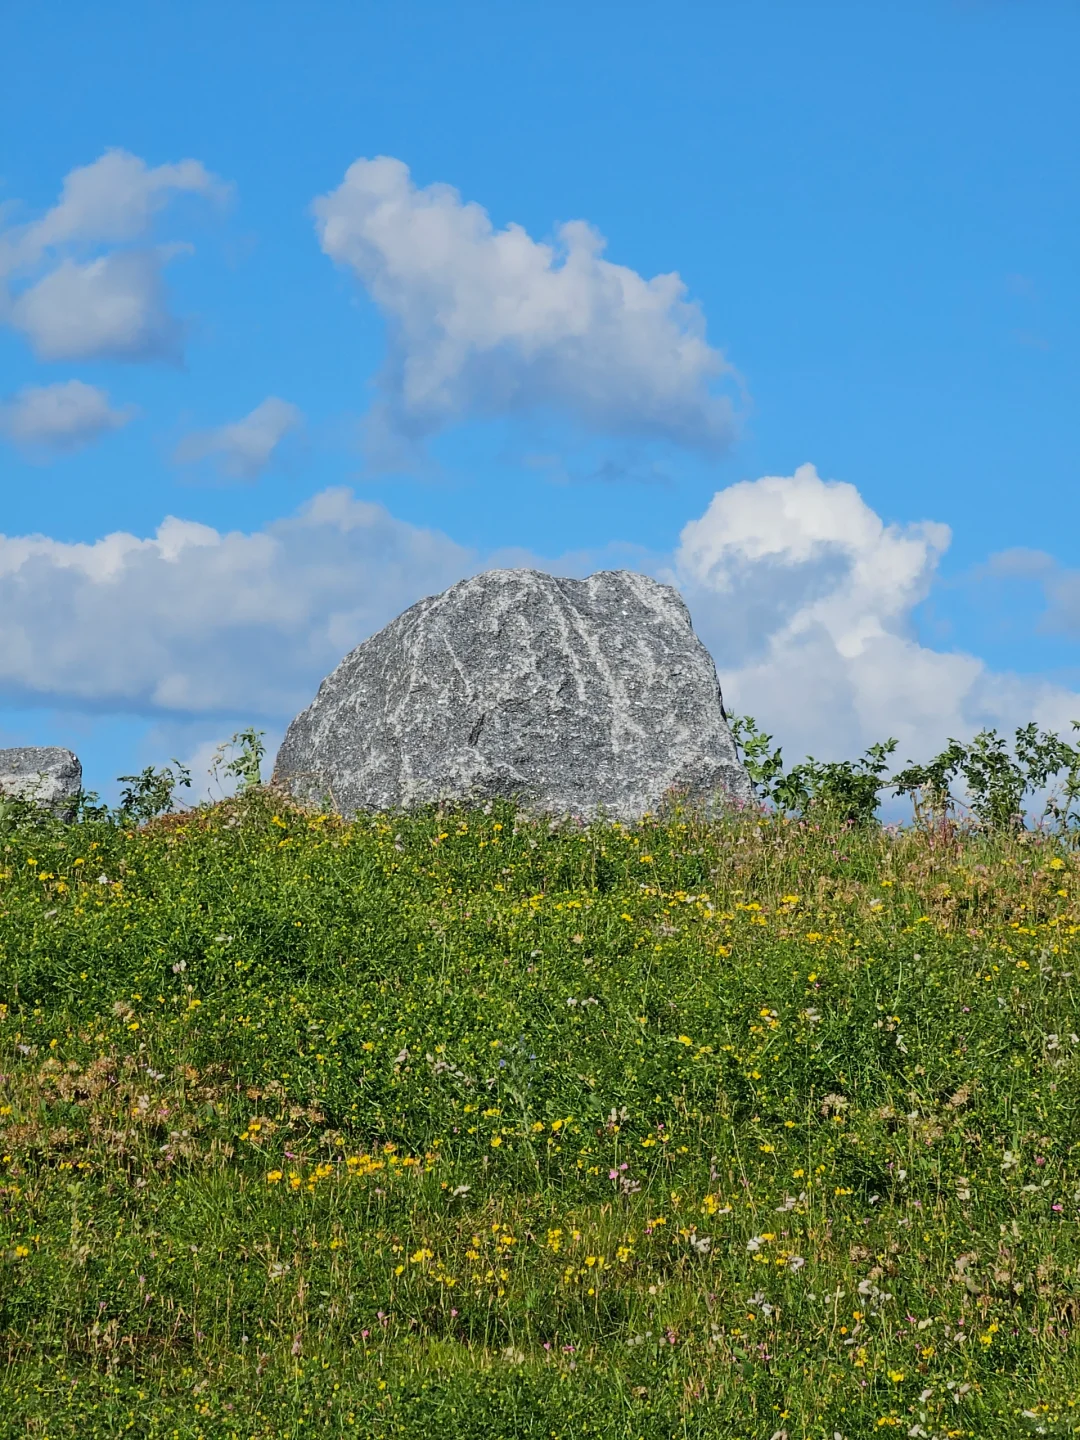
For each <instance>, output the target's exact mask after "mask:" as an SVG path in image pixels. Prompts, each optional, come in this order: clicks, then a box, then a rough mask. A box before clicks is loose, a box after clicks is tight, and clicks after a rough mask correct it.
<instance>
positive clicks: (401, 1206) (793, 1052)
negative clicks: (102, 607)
mask: <svg viewBox="0 0 1080 1440" xmlns="http://www.w3.org/2000/svg"><path fill="white" fill-rule="evenodd" d="M1078 935H1080V857H1078V856H1077V853H1076V851H1075V850H1074V848H1073V845H1072V842H1071V840H1070V838H1069V837H1068V836H1065V837H1061V836H1056V835H1053V834H1050V833H1041V832H1038V831H1033V830H1018V831H1017V830H1014V831H1006V832H997V833H989V832H985V831H980V830H978V829H976V828H974V827H968V828H965V827H963V826H958V825H955V824H951V823H947V822H941V823H937V822H935V823H934V824H927V825H921V826H913V827H909V828H906V829H896V830H892V829H888V828H882V827H881V826H878V825H855V826H853V825H850V824H841V823H839V822H836V823H830V822H828V821H827V820H820V821H814V820H811V819H805V818H804V819H797V818H791V817H785V816H782V815H777V814H765V813H757V812H751V813H744V814H741V815H732V816H730V817H728V818H726V819H723V820H719V821H714V822H708V823H707V822H705V821H704V820H701V819H699V818H696V817H695V816H694V815H692V814H690V813H682V812H680V811H679V810H678V808H676V809H675V810H674V811H673V812H672V813H671V814H669V815H667V816H666V817H665V818H663V819H662V820H661V819H647V820H646V821H645V822H643V823H642V824H641V825H640V826H638V827H634V828H632V829H630V828H625V827H621V826H619V825H613V824H596V825H592V826H589V827H585V828H575V827H571V826H554V825H551V824H548V823H545V822H541V821H536V820H530V819H528V818H527V817H525V816H524V815H522V814H520V813H516V812H515V811H514V809H513V808H511V807H509V806H503V807H500V806H496V807H494V808H491V807H488V808H487V809H486V810H484V811H479V810H477V811H469V812H460V813H458V812H438V811H431V812H428V813H424V814H418V815H414V816H411V817H408V818H402V817H394V816H389V817H388V816H366V817H361V818H358V819H357V820H355V821H353V822H351V823H346V822H343V821H341V820H338V819H335V818H333V817H331V816H328V815H322V814H314V813H311V812H305V811H301V810H297V809H293V808H290V807H289V806H287V805H286V804H285V802H283V800H282V799H281V798H280V797H275V796H274V794H273V793H272V792H270V791H267V790H263V789H259V788H252V789H250V790H249V791H248V792H247V793H246V794H245V795H243V796H242V797H240V798H238V799H235V800H232V801H228V802H225V803H222V804H218V805H215V806H207V807H203V808H200V809H195V810H193V811H190V812H187V813H185V814H179V815H166V816H163V817H161V818H160V819H156V820H151V821H149V822H147V823H142V824H136V823H134V822H130V823H129V822H128V821H125V820H124V819H123V818H117V817H116V816H112V817H105V816H99V817H98V818H94V817H93V815H90V816H89V817H84V818H83V819H81V820H80V821H79V822H78V823H75V824H67V825H65V824H61V823H58V822H57V823H53V822H47V821H37V822H32V821H28V820H27V819H26V818H25V817H22V818H21V819H20V818H18V817H16V818H15V819H11V818H4V819H3V820H2V824H0V1000H2V1002H3V1003H2V1004H0V1102H2V1103H0V1346H2V1354H3V1368H2V1370H0V1437H4V1440H6V1437H16V1436H18V1437H26V1436H32V1437H41V1440H60V1437H67V1436H78V1437H80V1440H89V1437H98V1436H101V1437H106V1436H108V1437H114V1436H120V1435H124V1434H130V1435H136V1436H147V1437H162V1440H166V1437H169V1440H197V1437H205V1440H210V1437H219V1436H223V1437H224V1436H244V1437H256V1436H258V1437H263V1440H271V1437H274V1440H277V1437H286V1436H288V1437H294V1436H295V1437H299V1436H309V1435H313V1434H316V1433H325V1434H332V1435H346V1436H347V1435H353V1434H355V1435H357V1436H369V1437H376V1440H381V1437H391V1436H418V1435H430V1436H433V1437H434V1436H446V1437H448V1440H459V1437H460V1440H474V1437H475V1440H480V1437H484V1440H490V1437H504V1436H505V1437H519V1436H520V1437H535V1440H578V1437H583V1436H597V1437H619V1440H622V1437H626V1440H630V1437H641V1440H654V1437H655V1440H660V1437H663V1440H669V1437H671V1440H675V1437H677V1440H689V1437H724V1440H736V1437H738V1440H783V1437H787V1440H803V1437H808V1440H809V1437H813V1440H836V1437H843V1440H858V1437H865V1436H871V1435H878V1434H885V1435H888V1434H893V1433H895V1434H899V1435H902V1436H911V1437H923V1440H930V1437H933V1440H941V1437H946V1436H947V1437H961V1436H964V1437H968V1436H980V1437H981V1436H994V1437H1001V1440H1006V1437H1012V1436H1027V1435H1049V1436H1064V1435H1072V1434H1075V1433H1078V1432H1080V1405H1078V1403H1077V1402H1078V1397H1080V1344H1078V1341H1077V1335H1078V1331H1080V1228H1078V1219H1080V1165H1078V1159H1080V1126H1078V1118H1080V1117H1078V1107H1077V1099H1078V1093H1080V1084H1078V1082H1080V1004H1078V977H1077V968H1078V966H1077V944H1078V942H1077V937H1078Z"/></svg>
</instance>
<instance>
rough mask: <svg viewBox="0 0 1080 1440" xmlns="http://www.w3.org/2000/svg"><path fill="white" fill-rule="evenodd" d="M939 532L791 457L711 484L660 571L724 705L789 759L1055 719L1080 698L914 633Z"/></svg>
mask: <svg viewBox="0 0 1080 1440" xmlns="http://www.w3.org/2000/svg"><path fill="white" fill-rule="evenodd" d="M949 540H950V533H949V530H948V527H947V526H944V525H940V524H935V523H933V522H921V523H917V524H911V525H895V524H892V525H889V524H885V523H884V522H883V521H882V519H881V518H880V516H878V515H877V514H875V512H874V511H873V510H871V509H870V507H869V506H868V505H867V504H866V503H865V501H864V500H863V499H862V497H861V495H860V494H859V492H858V490H857V489H856V488H855V487H854V486H853V485H849V484H842V483H837V482H834V481H826V480H822V479H821V478H820V477H819V476H818V474H817V472H816V470H815V469H814V467H813V466H812V465H803V466H800V468H799V469H798V470H796V472H795V474H794V475H789V476H766V477H763V478H762V479H760V480H754V481H745V482H743V483H741V484H738V485H732V486H730V487H729V488H728V489H726V490H722V491H720V492H719V493H718V494H717V495H716V496H714V498H713V500H712V502H711V504H710V505H709V507H708V509H707V510H706V511H705V513H704V515H702V516H701V517H700V518H699V519H696V520H692V521H691V522H690V523H689V524H688V525H687V526H686V527H685V528H684V530H683V532H682V536H681V542H680V545H679V548H678V551H677V553H676V555H675V558H674V567H673V573H674V577H675V578H676V579H677V582H678V583H679V584H680V585H681V587H682V588H683V590H684V593H685V594H686V597H687V600H688V603H689V604H690V607H691V611H692V613H693V615H694V619H695V624H696V625H697V627H698V630H699V632H700V633H701V635H702V637H703V639H704V640H705V641H706V643H707V644H708V645H709V646H710V648H711V649H712V651H713V654H714V656H715V657H716V661H717V665H718V667H719V670H720V674H721V678H722V681H723V688H724V696H725V701H726V703H727V705H728V708H729V709H732V710H734V711H736V712H737V713H743V714H752V715H754V716H755V717H756V718H757V719H758V721H759V722H760V723H762V724H763V725H764V726H765V727H766V728H767V729H769V730H770V731H772V732H773V733H774V734H775V735H776V736H777V738H778V739H780V740H782V741H783V742H784V747H785V751H786V753H787V754H788V755H789V756H790V757H791V758H793V759H794V758H797V757H801V756H802V755H804V754H806V753H807V752H809V753H812V754H815V755H817V756H818V757H819V758H822V759H840V758H843V757H845V756H851V755H854V754H856V753H858V752H859V751H860V750H861V749H862V748H863V747H864V746H866V745H868V744H871V743H873V742H874V741H877V740H884V739H885V738H887V737H888V736H890V735H891V736H895V737H896V738H897V739H898V740H899V741H900V748H901V751H902V752H903V754H904V755H905V756H907V755H909V754H910V755H911V756H912V757H914V758H922V757H924V756H927V755H928V754H929V753H930V752H931V751H932V750H933V749H934V748H936V747H940V746H942V745H943V744H944V743H945V740H946V739H947V737H948V736H950V735H955V736H957V737H958V738H964V737H968V736H970V735H971V734H973V733H974V732H975V731H976V730H977V729H979V728H980V727H981V726H983V725H996V726H999V727H1006V728H1008V727H1011V726H1015V725H1017V724H1021V723H1024V722H1026V721H1028V720H1031V719H1036V720H1038V721H1039V722H1040V723H1042V724H1044V725H1047V726H1049V727H1050V728H1056V729H1059V730H1067V729H1068V725H1069V720H1070V719H1071V716H1072V715H1073V714H1076V713H1080V696H1077V695H1075V694H1073V693H1072V692H1071V691H1069V690H1066V689H1064V688H1063V687H1061V686H1058V685H1055V684H1052V683H1050V682H1042V681H1032V680H1030V679H1028V678H1021V677H1019V676H1014V675H1007V674H1000V673H994V672H992V671H990V670H989V668H988V667H987V666H986V664H985V663H984V662H983V661H982V660H980V659H978V658H977V657H976V656H974V655H969V654H965V653H963V652H958V651H942V650H935V649H933V648H931V647H929V646H927V645H925V644H923V643H921V642H920V640H919V639H918V637H917V634H916V626H915V620H916V613H915V612H916V608H917V606H918V605H919V603H920V602H921V601H922V600H923V599H924V598H925V597H926V595H927V593H928V591H929V589H930V587H931V585H932V583H933V580H934V575H935V571H936V568H937V565H938V562H939V560H940V558H941V556H942V554H943V553H944V551H945V550H946V548H947V546H948V544H949Z"/></svg>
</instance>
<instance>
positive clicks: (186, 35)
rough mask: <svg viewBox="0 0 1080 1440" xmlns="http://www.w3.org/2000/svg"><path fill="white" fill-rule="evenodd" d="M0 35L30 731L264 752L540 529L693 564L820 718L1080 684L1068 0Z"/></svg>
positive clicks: (425, 13) (1030, 710)
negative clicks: (434, 594)
mask: <svg viewBox="0 0 1080 1440" xmlns="http://www.w3.org/2000/svg"><path fill="white" fill-rule="evenodd" d="M3 23H4V32H5V54H6V56H7V62H8V63H7V64H6V66H5V72H6V73H5V84H4V86H3V87H2V90H0V187H2V188H0V205H2V208H0V285H2V293H0V429H2V431H3V433H4V437H5V438H4V442H3V444H2V448H0V463H2V465H3V475H4V480H5V484H4V489H3V497H4V501H3V511H2V512H0V531H2V532H3V534H4V536H5V537H6V539H5V540H4V542H3V544H2V545H0V588H2V595H3V606H4V611H5V617H6V622H7V623H6V627H5V628H6V629H7V632H8V633H7V638H6V640H5V639H4V638H3V636H2V635H0V739H3V740H5V741H6V742H7V743H33V742H42V743H68V744H71V745H72V746H73V748H75V749H76V750H78V751H79V753H80V754H81V755H82V756H83V759H84V763H85V766H86V770H87V780H88V783H90V784H91V785H93V786H94V787H95V788H98V789H101V790H103V791H105V792H109V791H110V785H111V782H112V778H113V777H114V776H115V774H117V773H118V772H119V771H120V770H127V769H130V768H133V767H134V766H136V765H141V764H144V763H148V762H150V761H157V760H161V759H164V758H167V756H168V755H170V754H174V753H175V754H180V755H181V756H182V757H195V758H196V759H197V761H198V762H199V763H201V762H202V761H203V760H204V759H205V756H206V754H207V752H208V748H210V749H212V746H213V743H215V742H216V740H218V739H219V738H221V737H222V736H224V735H227V734H228V733H230V731H231V730H233V729H236V728H238V726H240V725H242V724H246V723H248V722H249V721H254V722H255V723H257V724H259V725H260V726H263V727H265V728H266V729H267V730H268V732H269V734H270V738H271V739H273V738H274V737H275V736H276V735H277V734H278V733H279V732H280V729H281V728H282V726H283V725H284V724H285V723H287V721H288V719H289V718H291V714H292V713H293V712H294V711H295V709H296V708H298V707H299V705H301V704H303V703H305V701H306V699H307V698H309V697H310V695H311V694H312V693H313V691H314V688H315V686H316V684H317V682H318V680H319V679H320V678H321V676H322V675H323V674H324V673H325V672H326V671H327V670H328V669H329V668H330V666H331V665H332V664H333V663H334V662H335V661H336V660H337V659H338V658H340V656H341V655H342V654H344V653H345V651H346V650H347V649H349V648H350V647H351V645H353V644H355V643H357V642H358V641H360V640H361V639H363V638H364V636H365V635H366V634H368V633H370V631H371V630H372V629H373V628H376V627H377V626H378V625H379V624H381V623H383V622H384V621H385V620H387V619H389V618H391V617H392V615H393V614H394V613H396V612H397V610H399V609H400V608H402V607H403V606H404V605H405V604H407V603H410V602H411V601H412V600H413V599H416V598H419V596H421V595H423V594H425V593H429V592H430V591H431V590H434V589H439V588H442V586H443V585H445V584H448V583H450V582H451V581H452V580H453V579H456V578H459V577H460V575H462V574H465V573H468V572H469V571H470V570H474V569H477V568H482V567H484V566H486V565H489V564H492V563H530V562H532V563H538V564H542V565H544V566H549V567H551V568H554V569H558V570H561V571H563V572H564V573H585V572H587V571H588V570H590V569H593V568H597V567H600V566H608V565H613V564H627V565H632V566H635V567H638V568H643V569H648V570H650V571H652V572H653V573H657V574H660V575H663V576H666V577H668V578H672V579H674V580H675V581H676V582H677V583H679V584H680V585H681V586H682V588H683V589H684V591H685V593H686V594H687V597H688V599H689V601H690V604H691V608H692V611H693V613H694V616H695V622H696V624H697V625H698V628H699V630H700V631H701V633H702V634H703V636H704V637H705V638H706V640H707V641H708V643H709V644H710V646H711V648H712V649H713V652H714V654H715V655H716V658H717V662H718V666H719V668H720V673H721V679H722V682H723V684H724V688H725V695H726V696H727V697H728V699H729V703H730V704H732V705H733V706H734V708H736V709H738V710H749V709H752V710H754V711H755V713H757V714H759V716H760V718H761V719H762V720H763V721H765V722H766V723H768V725H769V726H770V728H772V729H774V730H775V731H776V733H777V734H778V735H779V736H780V737H781V738H782V739H783V740H784V741H785V743H786V745H787V746H788V748H789V749H790V750H792V751H802V750H805V749H807V748H810V749H813V750H814V751H815V753H826V752H832V753H836V754H840V753H847V752H849V751H850V750H851V748H852V747H853V746H858V745H862V744H865V743H868V742H869V741H871V740H873V739H877V738H881V737H882V736H883V735H884V734H887V733H893V734H897V735H899V736H900V737H901V740H902V745H903V746H904V748H905V749H906V751H907V752H909V753H912V754H914V753H915V752H917V751H919V750H923V751H925V750H926V748H927V747H929V746H932V745H933V744H934V743H936V742H938V741H942V740H943V739H944V738H945V735H946V734H947V733H959V732H961V731H966V732H968V733H970V732H971V731H972V730H973V729H975V728H977V727H978V726H979V725H980V724H984V723H996V724H1001V725H1011V724H1014V723H1019V722H1020V721H1022V720H1026V719H1028V718H1031V717H1032V716H1034V717H1036V718H1040V719H1042V720H1043V721H1044V723H1047V724H1054V725H1057V726H1059V727H1062V728H1064V727H1065V726H1067V724H1068V721H1069V719H1070V718H1071V717H1072V715H1073V714H1076V715H1077V716H1080V696H1077V695H1074V691H1076V690H1077V689H1080V669H1078V658H1080V652H1078V648H1077V636H1078V632H1080V585H1078V584H1077V581H1076V575H1075V572H1076V571H1077V570H1080V554H1078V553H1077V552H1078V551H1080V541H1078V539H1077V536H1078V534H1080V526H1078V524H1077V521H1078V519H1080V516H1078V514H1077V511H1078V509H1080V489H1078V486H1077V475H1076V471H1077V465H1078V460H1077V447H1076V445H1075V442H1074V436H1073V428H1074V427H1073V424H1072V423H1071V422H1072V416H1073V414H1074V413H1075V408H1076V395H1077V382H1078V379H1080V375H1078V364H1077V358H1076V357H1077V354H1078V347H1077V329H1078V322H1080V282H1078V267H1077V262H1076V238H1075V237H1076V233H1077V220H1078V210H1080V205H1078V179H1077V166H1076V135H1077V127H1076V120H1075V80H1074V60H1075V55H1076V53H1077V46H1078V43H1080V11H1078V10H1077V8H1076V7H1075V5H1073V4H1071V3H1067V0H1059V3H1051V0H1025V3H1020V0H999V3H989V0H988V3H975V0H971V3H960V0H938V3H918V0H914V3H913V0H907V3H904V4H899V3H896V4H892V3H883V4H879V5H873V6H867V5H865V4H857V3H851V4H847V3H835V0H821V3H819V4H816V5H813V6H809V5H806V4H788V3H754V4H750V3H746V4H729V3H715V4H710V5H705V4H680V3H670V0H669V3H666V4H664V5H663V6H660V5H656V4H646V3H634V0H629V3H623V4H619V5H614V4H607V3H596V4H592V5H581V4H580V3H578V4H574V5H570V4H565V3H561V0H555V3H546V4H544V5H542V6H541V5H515V6H508V5H505V4H479V3H470V0H459V3H457V4H455V5H454V6H446V5H436V4H425V3H408V0H404V3H401V4H399V5H396V6H392V7H391V6H374V5H365V4H348V5H345V4H325V3H323V4H320V3H312V4H309V5H306V6H304V7H297V6H295V5H284V4H275V3H259V4H257V5H256V4H246V3H241V0H238V3H233V4H230V5H228V6H220V5H214V6H211V5H209V4H203V3H189V4H187V5H184V6H179V5H168V4H159V5H154V6H146V5H134V4H122V3H108V0H105V3H103V4H100V5H98V6H95V7H93V8H92V10H91V9H86V10H83V11H81V12H80V10H79V8H78V7H64V8H63V10H62V11H60V10H58V9H56V8H51V7H40V6H39V7H30V6H21V7H9V10H8V13H7V14H6V16H5V20H4V22H3ZM376 157H387V159H386V161H385V162H383V164H382V166H381V168H380V167H372V166H371V165H363V164H361V165H360V166H359V167H358V168H357V169H353V170H350V167H351V166H354V164H355V162H358V161H369V162H370V161H372V160H374V159H375V158H376ZM347 172H348V175H349V177H350V178H349V179H348V180H347V179H346V176H347ZM72 176H74V178H73V179H69V180H68V187H69V188H68V191H67V192H65V191H64V185H65V180H66V178H67V177H72ZM433 186H436V187H437V186H443V187H452V190H451V191H448V190H432V189H431V188H430V187H433ZM453 192H456V195H455V194H454V193H453ZM65 193H66V194H67V196H68V199H67V201H66V203H65V202H64V200H63V198H62V197H63V195H64V194H65ZM320 197H322V199H321V201H320ZM476 207H479V208H476ZM573 222H585V223H586V225H587V226H588V227H591V229H590V230H585V229H584V228H583V227H577V228H574V226H573ZM432 224H434V225H435V229H434V230H432V229H431V226H432ZM568 224H570V226H571V228H570V229H569V230H568V229H564V228H563V227H565V226H567V225H568ZM485 227H486V228H485ZM507 227H517V228H516V229H513V230H510V231H507ZM597 236H602V237H603V241H604V242H605V247H606V248H604V249H603V250H602V252H601V251H600V250H599V248H598V247H599V241H598V240H597V239H596V238H595V237H597ZM543 246H548V247H550V248H549V249H547V250H545V249H543V248H542V247H543ZM613 267H618V268H617V269H616V268H613ZM673 273H677V275H678V277H679V281H680V282H681V286H682V287H683V288H682V289H681V290H680V289H679V287H678V285H677V284H676V283H675V282H667V283H666V284H665V283H664V282H660V283H659V285H658V283H657V282H655V281H654V278H653V277H657V276H666V275H667V276H670V275H672V274H673ZM650 282H652V283H651V284H650ZM807 465H810V466H813V467H816V468H815V471H808V470H806V469H800V467H805V466H807ZM765 477H774V478H775V480H776V482H777V483H775V484H767V483H766V478H765ZM780 482H783V483H780ZM829 482H841V486H840V488H838V487H837V486H835V485H833V484H831V483H829ZM844 485H846V486H849V487H854V488H853V489H844V488H842V487H843V486H844ZM342 487H345V489H346V490H347V492H348V494H342V493H341V489H342ZM327 492H331V493H330V494H328V493H327ZM320 497H321V498H320ZM714 497H719V498H714ZM312 506H314V509H312V508H310V507H312ZM373 506H377V507H382V508H381V509H373V508H372V507H373ZM304 507H309V508H307V509H305V508H304ZM170 516H171V517H176V519H177V520H179V521H182V522H188V523H187V525H186V528H185V526H183V525H181V526H177V525H176V524H175V523H174V524H173V525H172V527H171V529H170V528H167V530H166V531H165V532H162V534H163V536H164V538H158V539H155V538H154V537H155V536H158V533H159V527H160V526H161V525H162V522H163V521H164V520H165V518H166V517H170ZM194 526H202V527H209V528H207V529H204V530H197V529H195V528H193V527H194ZM688 526H689V527H691V528H690V530H689V531H688V530H687V527H688ZM943 527H947V528H948V532H949V533H948V534H946V531H945V529H944V528H943ZM117 533H120V534H122V535H126V536H128V537H134V538H132V539H130V540H119V541H116V540H114V541H111V542H109V543H108V544H107V545H102V544H101V543H96V545H95V542H102V541H103V537H106V536H110V535H114V534H117ZM28 536H39V537H43V538H42V539H40V540H39V541H35V542H28V541H27V540H26V539H25V537H28ZM136 542H138V543H136ZM80 546H81V547H85V546H94V547H95V548H93V549H92V550H87V549H85V548H80Z"/></svg>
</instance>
